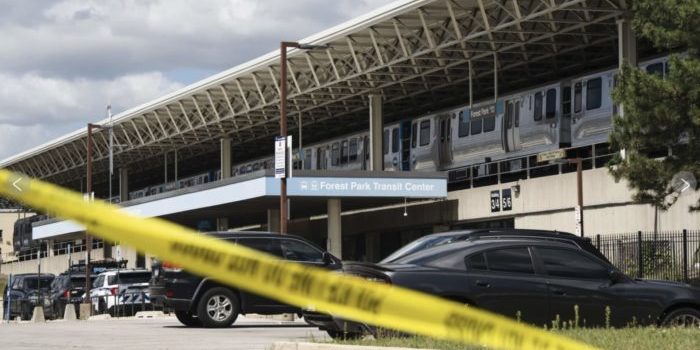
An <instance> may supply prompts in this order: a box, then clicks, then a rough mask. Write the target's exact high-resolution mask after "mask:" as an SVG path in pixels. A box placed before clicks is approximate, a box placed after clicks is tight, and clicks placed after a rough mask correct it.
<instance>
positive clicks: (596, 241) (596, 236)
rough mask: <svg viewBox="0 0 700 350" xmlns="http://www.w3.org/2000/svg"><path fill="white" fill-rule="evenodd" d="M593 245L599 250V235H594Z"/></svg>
mask: <svg viewBox="0 0 700 350" xmlns="http://www.w3.org/2000/svg"><path fill="white" fill-rule="evenodd" d="M595 245H596V248H598V250H600V234H597V235H595Z"/></svg>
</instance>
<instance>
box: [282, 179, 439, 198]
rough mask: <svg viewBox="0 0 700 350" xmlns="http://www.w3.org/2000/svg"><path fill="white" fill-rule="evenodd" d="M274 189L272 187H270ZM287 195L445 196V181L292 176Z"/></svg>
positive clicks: (288, 183)
mask: <svg viewBox="0 0 700 350" xmlns="http://www.w3.org/2000/svg"><path fill="white" fill-rule="evenodd" d="M273 188H276V187H273ZM287 194H288V195H290V196H309V197H406V198H444V197H447V181H446V180H445V179H415V178H412V179H406V178H369V179H362V178H346V177H294V178H290V179H289V180H288V182H287Z"/></svg>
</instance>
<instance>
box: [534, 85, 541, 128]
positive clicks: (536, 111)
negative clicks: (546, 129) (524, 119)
mask: <svg viewBox="0 0 700 350" xmlns="http://www.w3.org/2000/svg"><path fill="white" fill-rule="evenodd" d="M533 119H535V121H536V122H538V121H540V120H542V93H541V92H538V93H536V94H535V108H534V111H533Z"/></svg>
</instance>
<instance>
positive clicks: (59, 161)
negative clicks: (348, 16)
mask: <svg viewBox="0 0 700 350" xmlns="http://www.w3.org/2000/svg"><path fill="white" fill-rule="evenodd" d="M625 8H626V4H625V1H624V0H439V1H430V0H418V1H405V2H399V3H394V4H392V5H390V6H388V7H386V8H384V9H382V11H380V12H375V13H372V14H370V15H367V16H364V17H363V18H360V19H357V20H355V21H353V22H349V23H346V24H344V25H341V26H339V27H336V28H333V29H331V30H329V31H326V32H324V33H320V34H319V35H316V36H314V37H311V38H308V40H306V41H304V42H309V43H313V44H328V45H330V48H329V49H325V50H310V51H305V50H298V49H293V50H290V51H289V53H288V56H287V57H288V62H287V64H288V68H289V74H288V87H289V94H288V96H289V97H288V98H289V111H290V116H289V124H290V129H295V128H298V127H299V126H298V121H299V120H301V121H302V124H303V130H304V134H305V135H316V137H317V138H319V137H322V136H323V135H330V134H332V133H334V132H338V131H340V130H349V129H348V128H349V127H357V128H359V127H361V126H362V125H366V122H367V121H366V119H367V109H368V96H369V95H370V94H381V95H383V97H384V103H385V107H384V110H385V115H386V117H385V118H386V119H387V120H396V119H401V118H404V117H407V116H413V115H411V114H405V113H408V112H409V111H417V110H418V111H428V110H429V109H431V108H434V107H435V106H449V105H450V104H453V105H454V104H467V103H468V102H469V100H468V96H469V95H470V92H469V91H468V86H469V85H468V81H469V77H470V74H471V78H472V86H473V92H472V93H471V95H473V96H474V98H475V102H476V100H477V99H478V98H493V95H494V71H497V81H498V86H499V92H504V91H508V90H509V89H513V88H517V87H522V86H526V85H528V84H532V82H542V81H546V80H548V79H554V78H556V77H557V76H562V75H566V74H569V72H572V71H577V70H580V69H583V68H585V67H594V66H595V65H596V63H598V64H601V63H602V62H610V61H611V60H613V59H615V58H616V54H617V48H616V47H617V46H616V45H617V26H616V20H618V19H619V18H621V17H622V16H623V15H624V12H625ZM280 39H281V40H282V39H288V38H283V37H281V38H280ZM279 72H280V65H279V53H277V52H273V53H271V54H268V55H265V56H263V57H261V58H259V59H257V60H254V61H252V62H249V63H246V64H244V65H241V66H239V67H235V68H233V69H231V70H228V71H226V72H223V73H221V74H218V75H216V76H214V77H212V78H209V79H207V80H205V81H203V82H200V83H197V84H195V85H193V86H190V87H187V88H185V89H183V90H181V91H178V92H176V93H174V94H171V95H168V96H165V97H163V98H161V99H159V100H157V101H154V102H152V103H149V104H146V105H143V106H139V107H137V108H134V109H132V110H129V111H126V112H124V113H120V114H119V115H117V116H116V118H115V119H114V127H113V130H114V137H115V141H114V144H115V145H116V146H115V147H114V154H115V162H116V166H122V165H127V164H128V165H129V166H130V167H132V166H134V167H136V166H138V167H139V168H141V169H143V168H146V167H147V166H148V165H151V164H152V163H153V162H152V159H154V157H161V158H162V156H163V154H164V153H165V152H171V151H174V150H178V156H179V157H180V158H182V159H186V158H188V157H196V156H198V155H201V154H208V153H212V152H215V151H216V150H217V149H218V147H219V143H218V139H219V138H222V137H231V138H232V139H233V141H234V142H233V144H234V158H237V159H241V158H240V157H239V155H243V156H244V155H245V154H247V153H249V152H250V151H249V150H250V149H260V148H261V147H262V148H263V149H264V148H265V147H267V148H269V149H270V153H271V150H272V142H270V141H271V139H272V137H273V136H274V135H276V134H277V133H278V132H279V127H278V123H279V119H278V118H279V96H280V88H279ZM299 116H301V118H298V117H299ZM104 122H106V121H103V123H104ZM309 137H312V136H309ZM305 138H306V137H305ZM86 140H87V138H86V131H85V130H82V131H77V132H74V133H72V134H70V135H67V136H64V137H62V138H59V139H57V140H54V141H51V142H49V143H48V144H45V145H43V146H40V147H38V148H36V149H33V150H30V151H28V152H25V153H22V154H20V155H18V156H15V157H13V158H10V159H7V160H5V161H3V162H2V164H0V166H2V167H8V168H11V169H14V170H18V171H21V172H24V173H27V174H29V175H31V176H33V177H38V178H45V179H48V180H50V181H53V182H56V183H68V182H71V181H75V180H76V179H79V178H81V177H82V176H83V175H84V173H85V164H86V156H87V155H86V148H87V147H86ZM94 145H95V147H94V155H93V157H94V159H95V160H101V159H106V158H107V157H108V154H109V140H108V134H107V132H105V131H98V132H96V133H95V137H94ZM94 171H95V172H96V173H98V172H102V171H106V163H105V162H99V163H97V164H96V168H95V170H94Z"/></svg>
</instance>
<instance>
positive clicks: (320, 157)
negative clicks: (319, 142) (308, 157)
mask: <svg viewBox="0 0 700 350" xmlns="http://www.w3.org/2000/svg"><path fill="white" fill-rule="evenodd" d="M316 167H317V169H318V170H323V169H328V159H327V158H326V146H321V147H319V148H318V149H317V150H316Z"/></svg>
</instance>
